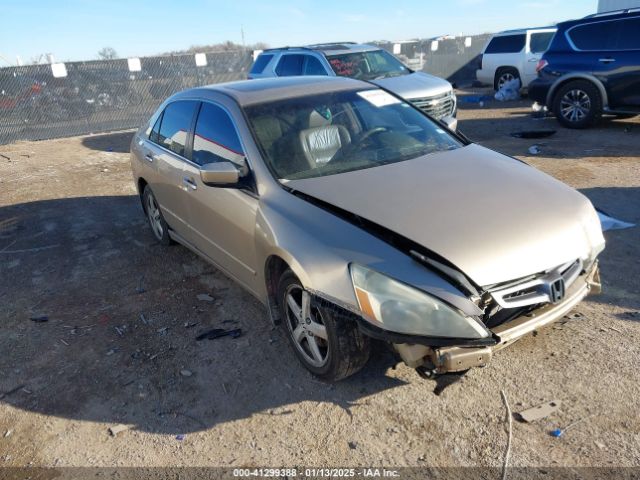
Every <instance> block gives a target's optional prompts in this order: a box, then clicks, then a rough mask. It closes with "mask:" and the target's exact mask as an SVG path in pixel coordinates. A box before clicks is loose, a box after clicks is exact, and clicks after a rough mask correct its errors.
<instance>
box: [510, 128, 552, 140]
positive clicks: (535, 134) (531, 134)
mask: <svg viewBox="0 0 640 480" xmlns="http://www.w3.org/2000/svg"><path fill="white" fill-rule="evenodd" d="M554 133H556V130H551V129H546V130H523V131H520V132H512V133H510V134H509V135H511V136H512V137H515V138H546V137H550V136H551V135H553V134H554Z"/></svg>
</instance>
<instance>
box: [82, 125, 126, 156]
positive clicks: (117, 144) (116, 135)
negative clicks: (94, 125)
mask: <svg viewBox="0 0 640 480" xmlns="http://www.w3.org/2000/svg"><path fill="white" fill-rule="evenodd" d="M134 133H135V130H128V131H126V132H112V133H105V134H101V135H89V136H86V137H83V138H82V145H83V146H85V147H87V148H90V149H92V150H98V151H101V152H116V153H129V146H130V144H131V139H132V138H133V134H134Z"/></svg>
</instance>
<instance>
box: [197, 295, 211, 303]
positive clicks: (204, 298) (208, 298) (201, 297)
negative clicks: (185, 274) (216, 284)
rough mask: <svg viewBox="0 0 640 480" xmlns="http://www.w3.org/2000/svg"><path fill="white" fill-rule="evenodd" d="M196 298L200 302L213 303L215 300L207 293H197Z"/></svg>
mask: <svg viewBox="0 0 640 480" xmlns="http://www.w3.org/2000/svg"><path fill="white" fill-rule="evenodd" d="M197 298H198V300H200V301H202V302H213V301H214V300H215V298H213V297H212V296H211V295H209V294H208V293H199V294H198V296H197Z"/></svg>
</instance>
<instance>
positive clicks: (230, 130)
mask: <svg viewBox="0 0 640 480" xmlns="http://www.w3.org/2000/svg"><path fill="white" fill-rule="evenodd" d="M218 161H231V162H234V163H236V164H237V165H238V167H241V168H245V165H246V163H245V156H244V149H243V147H242V143H241V141H240V137H239V135H238V133H237V130H236V127H235V124H234V122H233V120H232V117H231V116H230V114H229V113H228V111H227V110H226V109H225V108H223V107H222V106H220V105H218V104H216V103H210V102H202V104H201V107H200V111H199V113H198V118H197V121H196V125H195V131H194V138H193V151H192V154H191V161H190V162H186V163H185V170H184V178H185V181H187V182H189V185H190V188H189V193H188V195H189V198H188V204H189V225H190V227H191V229H192V230H193V237H192V238H193V243H194V245H195V246H196V247H197V248H198V249H199V250H201V251H202V252H204V253H205V254H206V255H207V256H208V257H210V258H211V259H212V260H213V261H214V262H215V263H216V264H217V265H218V266H219V267H220V268H221V269H222V270H224V271H226V272H227V273H228V274H230V275H231V276H232V277H234V278H235V279H236V280H238V281H239V282H241V283H243V284H244V285H245V286H246V287H247V288H249V289H250V290H252V291H254V292H256V291H257V290H258V289H257V285H256V268H257V267H256V250H255V237H254V235H255V229H256V211H257V209H258V198H257V195H256V194H255V193H253V192H252V191H250V190H246V189H240V188H222V187H211V186H208V185H205V184H204V183H202V181H201V179H200V171H199V167H200V166H202V165H204V164H206V163H211V162H218Z"/></svg>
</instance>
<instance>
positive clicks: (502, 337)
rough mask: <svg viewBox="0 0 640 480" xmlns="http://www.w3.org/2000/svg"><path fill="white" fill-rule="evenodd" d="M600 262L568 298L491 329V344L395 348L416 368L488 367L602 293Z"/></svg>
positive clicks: (457, 369) (578, 281)
mask: <svg viewBox="0 0 640 480" xmlns="http://www.w3.org/2000/svg"><path fill="white" fill-rule="evenodd" d="M601 289H602V287H601V283H600V273H599V269H598V263H597V262H594V264H593V265H592V267H591V269H590V270H589V271H588V272H586V273H583V274H582V275H580V276H579V277H578V278H577V279H576V281H575V282H573V284H572V285H571V286H570V287H569V288H568V289H567V291H566V294H565V297H564V299H563V300H562V301H561V302H559V303H556V304H551V303H547V304H545V305H543V306H542V307H540V308H538V309H536V310H533V311H530V312H528V313H526V314H524V315H521V316H519V317H516V318H514V319H512V320H510V321H508V322H505V323H503V324H500V325H498V326H496V327H494V328H492V329H491V331H492V333H493V338H492V339H491V340H492V342H491V343H492V344H491V345H469V344H463V345H453V346H452V345H449V346H434V345H431V346H428V345H422V344H417V343H414V344H412V343H394V344H393V345H394V348H395V349H396V351H397V352H398V353H399V354H400V356H401V357H402V359H403V361H404V362H405V363H406V364H407V365H409V366H410V367H414V368H421V369H422V370H423V371H425V370H426V371H428V372H430V373H435V374H442V373H448V372H460V371H464V370H468V369H470V368H473V367H484V366H486V365H487V364H488V363H489V362H490V361H491V357H492V356H493V353H495V352H496V351H498V350H501V349H502V348H504V347H507V346H509V345H511V344H512V343H514V342H515V341H516V340H519V339H520V338H522V337H523V336H525V335H527V334H528V333H531V332H533V331H534V330H538V329H540V328H542V327H544V326H546V325H549V324H550V323H553V322H555V321H557V320H559V319H561V318H562V317H563V316H564V315H566V314H567V313H569V312H570V311H571V310H572V309H573V308H574V307H575V306H576V305H577V304H578V303H580V301H582V299H583V298H584V297H586V296H587V295H589V294H597V293H600V292H601Z"/></svg>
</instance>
